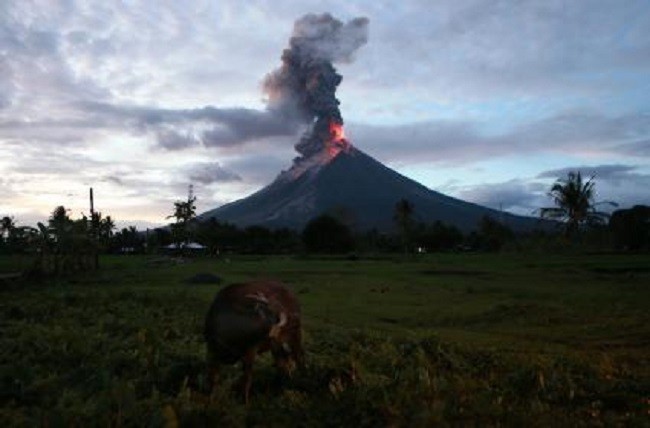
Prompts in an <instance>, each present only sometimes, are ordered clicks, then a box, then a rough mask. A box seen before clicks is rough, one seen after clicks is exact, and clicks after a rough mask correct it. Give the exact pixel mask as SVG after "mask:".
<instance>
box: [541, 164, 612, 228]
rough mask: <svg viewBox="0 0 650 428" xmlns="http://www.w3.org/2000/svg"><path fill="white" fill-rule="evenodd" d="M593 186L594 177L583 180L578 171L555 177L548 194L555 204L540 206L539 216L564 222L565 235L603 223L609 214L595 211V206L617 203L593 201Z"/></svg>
mask: <svg viewBox="0 0 650 428" xmlns="http://www.w3.org/2000/svg"><path fill="white" fill-rule="evenodd" d="M595 186H596V183H595V182H594V177H591V178H590V179H589V180H587V181H583V179H582V175H581V174H580V172H579V171H578V172H577V173H576V172H573V171H572V172H569V173H568V176H567V178H559V179H557V181H556V182H555V183H554V184H553V186H552V187H551V190H550V192H549V194H548V195H549V196H550V197H551V198H553V202H554V203H555V205H557V206H555V207H548V208H542V209H541V210H540V215H541V217H543V218H549V219H555V220H560V221H562V222H564V223H565V225H566V226H565V234H566V236H574V235H576V234H577V233H578V231H579V230H580V228H581V227H583V226H585V225H593V224H604V223H605V222H606V220H607V218H608V217H609V215H608V214H607V213H604V212H601V211H597V210H596V206H597V205H599V204H601V203H607V204H610V205H612V206H617V204H615V203H614V202H599V203H596V202H594V197H595V191H594V188H595Z"/></svg>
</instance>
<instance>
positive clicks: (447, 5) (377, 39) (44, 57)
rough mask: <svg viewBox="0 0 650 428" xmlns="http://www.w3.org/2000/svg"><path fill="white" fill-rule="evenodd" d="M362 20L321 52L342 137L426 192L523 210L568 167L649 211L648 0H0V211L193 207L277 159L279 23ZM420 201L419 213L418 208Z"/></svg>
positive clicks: (125, 221)
mask: <svg viewBox="0 0 650 428" xmlns="http://www.w3.org/2000/svg"><path fill="white" fill-rule="evenodd" d="M307 13H314V14H322V13H330V14H331V15H333V16H334V17H335V18H337V19H339V20H341V21H343V22H348V21H350V20H352V19H354V18H359V17H364V18H367V19H368V32H369V35H368V41H367V43H366V44H365V45H363V46H361V47H360V48H359V49H358V50H357V51H356V52H355V53H354V55H353V57H351V58H347V59H346V60H345V61H341V62H339V63H336V64H335V66H336V68H337V70H338V72H339V73H340V74H341V75H342V76H343V81H342V83H341V84H340V86H339V88H338V92H337V97H338V99H339V100H340V102H341V105H340V109H341V113H342V115H343V118H344V121H345V128H346V134H347V136H348V137H349V139H350V140H351V142H352V144H353V145H355V146H356V147H357V148H359V149H360V150H362V151H365V152H366V153H368V154H369V155H371V156H373V157H375V158H376V159H377V160H379V161H381V162H383V163H385V164H386V165H388V166H389V167H391V168H393V169H395V170H397V171H398V172H400V173H401V174H404V175H406V176H407V177H410V178H412V179H414V180H416V181H418V182H420V183H422V184H424V185H426V186H427V187H429V188H431V189H433V190H436V191H439V192H442V193H445V194H447V195H450V196H454V197H458V198H461V199H464V200H467V201H471V202H475V203H479V204H482V205H486V206H488V207H491V208H496V209H503V210H507V211H510V212H514V213H517V214H523V215H535V213H536V211H535V210H536V209H538V208H539V207H543V206H549V205H551V204H552V201H551V200H550V199H549V197H548V195H547V193H548V190H549V189H550V186H551V185H552V184H553V182H554V181H555V180H556V179H557V178H560V177H565V176H566V175H567V173H568V172H569V171H581V172H582V174H583V175H585V176H594V177H595V182H596V200H597V201H615V202H617V203H618V204H619V207H621V208H626V207H630V206H633V205H635V204H646V205H650V191H649V190H648V189H649V188H650V2H648V1H646V0H626V1H620V0H612V1H607V0H602V1H601V0H590V1H586V0H582V1H581V0H565V1H558V0H545V1H526V0H507V1H500V0H493V1H480V0H476V1H473V0H436V1H432V0H423V1H416V0H413V1H408V0H405V1H403V2H395V1H381V0H372V1H355V2H351V1H349V0H345V1H343V0H342V1H327V0H319V1H312V0H300V1H289V0H268V1H264V0H253V1H245V2H242V1H238V0H220V1H217V0H212V1H207V0H206V1H186V2H178V1H174V0H165V1H163V0H158V1H110V2H107V1H77V0H67V1H56V0H43V1H29V0H20V1H19V0H13V1H12V0H9V1H3V2H0V217H2V216H6V215H8V216H13V217H14V219H15V221H16V223H17V224H18V225H30V224H34V223H35V222H37V221H45V220H46V219H47V217H48V216H49V214H50V213H51V212H52V210H53V209H54V208H55V207H56V206H58V205H64V206H65V207H66V208H68V209H70V215H71V216H72V217H73V218H79V217H80V216H81V215H82V214H88V212H89V209H88V189H89V187H93V189H94V194H95V207H96V209H97V210H98V211H101V212H102V213H103V214H104V215H110V216H111V217H112V218H113V219H115V220H116V223H117V225H118V226H120V227H124V226H127V225H136V226H138V227H139V228H144V227H153V226H156V225H160V224H164V223H166V222H168V221H169V220H168V219H166V217H167V216H169V215H170V214H172V212H173V202H174V201H177V200H181V199H185V198H186V197H187V192H188V186H189V185H190V184H192V185H193V187H194V193H195V195H196V197H197V210H198V212H199V213H200V212H203V211H207V210H209V209H213V208H216V207H218V206H220V205H222V204H224V203H227V202H230V201H234V200H237V199H240V198H242V197H245V196H247V195H249V194H250V193H252V192H253V191H255V190H257V189H259V188H261V187H263V186H264V185H266V184H268V183H270V182H271V181H272V180H273V179H274V178H275V177H276V176H277V175H278V174H279V173H280V172H281V171H282V170H285V169H288V168H289V167H290V166H291V162H292V159H293V158H294V157H295V156H296V155H297V153H296V152H295V150H294V148H293V146H294V144H295V143H296V142H297V141H298V140H299V138H300V135H301V132H302V131H303V130H301V129H298V128H296V127H295V126H283V125H282V124H278V123H277V122H276V121H273V120H269V117H268V115H267V111H268V106H267V103H266V99H265V94H264V93H263V91H262V82H263V81H264V79H265V77H266V76H267V75H268V74H269V73H271V72H272V71H273V70H275V69H277V68H278V67H279V66H280V64H281V60H280V57H281V55H282V51H283V50H284V49H285V48H286V47H287V45H288V40H289V37H290V36H291V33H292V30H293V24H294V22H295V21H296V20H297V19H299V18H300V17H302V16H303V15H305V14H307ZM415 208H416V209H417V207H415Z"/></svg>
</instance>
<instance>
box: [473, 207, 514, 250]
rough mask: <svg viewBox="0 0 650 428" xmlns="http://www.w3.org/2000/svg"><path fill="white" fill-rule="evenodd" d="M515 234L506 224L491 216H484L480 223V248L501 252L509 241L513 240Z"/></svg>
mask: <svg viewBox="0 0 650 428" xmlns="http://www.w3.org/2000/svg"><path fill="white" fill-rule="evenodd" d="M514 237H515V234H514V232H513V231H512V230H511V229H510V228H509V227H508V226H506V225H505V224H503V223H500V222H498V221H497V220H495V219H493V218H492V217H490V216H487V215H485V216H483V217H482V218H481V221H480V222H479V241H481V242H480V244H481V245H480V247H482V248H483V249H484V250H486V251H499V250H500V249H501V248H502V247H503V246H504V245H505V244H506V243H507V242H508V241H511V240H513V239H514Z"/></svg>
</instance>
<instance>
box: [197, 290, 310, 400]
mask: <svg viewBox="0 0 650 428" xmlns="http://www.w3.org/2000/svg"><path fill="white" fill-rule="evenodd" d="M205 341H206V343H207V351H208V360H207V363H208V384H209V386H210V389H211V388H212V387H213V385H214V382H215V381H216V377H217V374H218V369H219V366H220V365H221V364H233V363H236V362H237V361H241V362H242V366H243V367H242V368H243V370H244V373H243V376H242V379H241V387H242V393H243V395H244V400H245V401H246V403H248V398H249V393H250V387H251V382H252V374H253V373H252V371H253V362H254V361H255V356H256V355H257V354H261V353H263V352H266V351H271V353H272V355H273V358H274V360H275V364H276V366H277V367H278V368H279V369H280V370H281V371H282V372H284V373H286V374H289V373H290V372H291V369H292V368H293V366H294V365H295V364H298V365H302V364H303V362H304V354H303V349H302V334H301V326H300V306H299V304H298V299H297V298H296V296H295V295H294V294H293V293H292V292H291V290H289V289H288V288H287V287H286V286H284V285H283V284H281V283H279V282H274V281H254V282H248V283H244V284H233V285H230V286H228V287H226V288H224V289H222V290H221V291H219V293H217V296H216V297H215V299H214V301H213V302H212V305H211V306H210V309H209V311H208V314H207V316H206V319H205Z"/></svg>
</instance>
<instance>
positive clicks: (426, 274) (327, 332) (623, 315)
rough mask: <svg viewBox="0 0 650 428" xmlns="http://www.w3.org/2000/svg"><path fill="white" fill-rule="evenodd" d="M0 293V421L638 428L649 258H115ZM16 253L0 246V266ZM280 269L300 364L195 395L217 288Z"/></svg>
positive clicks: (648, 383) (649, 305)
mask: <svg viewBox="0 0 650 428" xmlns="http://www.w3.org/2000/svg"><path fill="white" fill-rule="evenodd" d="M101 262H102V263H101V264H102V269H101V270H100V271H99V272H93V273H89V274H83V275H78V276H76V277H74V278H70V279H67V280H58V281H54V282H51V283H48V284H40V285H35V284H19V285H13V286H12V285H5V286H4V288H3V289H2V290H0V293H1V296H0V325H1V334H0V352H1V359H0V376H1V382H2V383H1V390H0V406H1V408H0V425H1V426H3V427H4V426H25V425H27V426H38V425H47V426H69V425H73V426H95V425H100V426H162V425H167V426H177V425H180V426H216V425H217V424H219V425H220V426H224V425H225V426H231V425H234V426H241V425H250V426H351V425H354V426H373V427H374V426H432V425H488V426H490V425H506V426H513V425H514V426H558V425H563V426H564V425H571V426H576V425H578V426H582V425H585V426H593V425H596V426H598V425H631V426H647V425H648V423H649V420H650V413H649V412H650V315H649V313H650V256H649V255H555V256H548V255H544V256H542V255H531V254H494V255H476V254H441V255H427V256H424V257H421V258H402V257H394V258H377V259H363V258H362V259H360V260H347V259H345V258H340V259H309V258H297V257H268V258H267V257H257V258H254V257H246V258H245V257H233V258H231V259H219V260H217V259H196V260H189V261H186V262H183V263H178V262H175V261H172V260H170V259H159V258H158V259H156V258H153V257H137V256H133V257H129V256H125V257H111V258H104V259H102V261H101ZM17 263H18V262H17V261H15V260H9V259H0V272H1V271H3V270H4V271H10V270H12V266H16V265H17ZM197 273H212V274H216V275H219V276H220V277H221V278H223V281H224V284H228V283H231V282H238V281H242V280H247V279H251V278H260V277H261V278H274V279H280V280H283V281H285V282H286V283H287V284H288V285H289V286H290V287H291V288H292V289H294V290H295V291H296V293H297V294H298V296H299V299H300V301H301V303H302V305H303V314H304V315H303V316H304V324H305V347H306V351H307V358H308V364H307V367H306V368H305V369H304V370H302V371H299V372H297V373H295V375H294V377H293V378H292V379H291V380H289V381H287V382H278V381H277V378H276V376H275V370H274V368H273V367H272V363H271V360H270V358H269V357H268V356H267V357H264V358H262V359H261V360H259V361H258V362H257V364H256V367H255V374H254V378H253V393H252V403H251V404H250V405H249V406H244V405H243V404H242V403H241V402H240V400H239V399H238V397H237V395H236V394H234V393H233V391H232V389H233V386H234V385H235V383H236V381H237V379H238V377H239V374H240V372H239V367H232V368H230V369H228V370H226V372H225V375H224V379H223V382H222V383H221V384H220V385H219V388H218V390H217V391H216V394H215V395H213V396H212V397H208V396H206V395H205V390H204V383H205V379H204V375H203V370H204V344H203V341H202V325H203V318H204V315H205V313H206V311H207V309H208V306H209V304H210V302H211V299H212V298H213V296H214V294H215V292H216V291H217V290H218V289H219V288H220V286H217V285H197V284H190V283H188V282H187V279H188V278H190V277H192V276H193V275H195V274H197Z"/></svg>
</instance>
